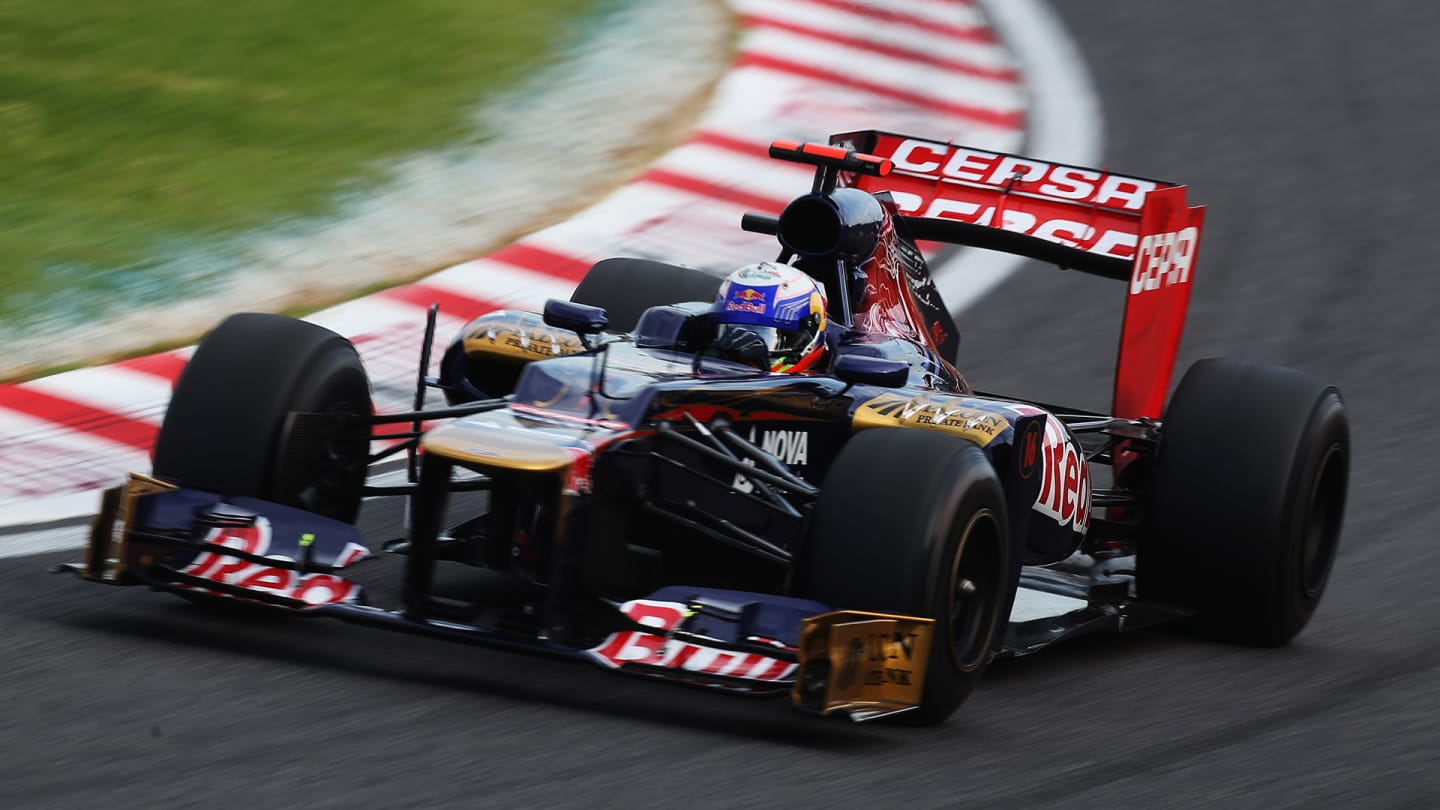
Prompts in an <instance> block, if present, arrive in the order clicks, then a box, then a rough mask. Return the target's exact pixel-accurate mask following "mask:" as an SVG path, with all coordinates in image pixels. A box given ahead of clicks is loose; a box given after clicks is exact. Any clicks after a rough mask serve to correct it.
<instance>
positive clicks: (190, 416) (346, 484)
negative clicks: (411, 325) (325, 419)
mask: <svg viewBox="0 0 1440 810" xmlns="http://www.w3.org/2000/svg"><path fill="white" fill-rule="evenodd" d="M292 412H299V413H350V414H357V415H368V414H369V413H370V412H371V404H370V382H369V379H368V377H367V376H366V374H365V368H364V366H362V365H361V363H360V357H359V355H358V354H357V353H356V351H355V347H354V346H353V345H352V344H351V343H350V341H348V340H346V339H345V338H343V337H341V336H340V335H337V334H335V333H334V332H331V331H330V330H328V329H325V328H323V327H320V326H316V325H315V324H312V323H306V322H305V321H299V320H295V319H294V318H285V317H281V316H279V315H265V314H259V313H242V314H239V315H232V316H230V317H229V318H226V319H225V320H224V321H223V322H221V324H220V325H219V326H217V327H216V328H215V330H214V331H213V332H211V333H210V334H209V335H207V336H206V337H205V339H204V340H202V341H201V342H200V345H199V347H198V348H196V350H195V354H194V356H193V357H192V358H191V359H190V363H189V365H187V366H186V367H185V371H184V372H183V373H182V374H181V375H180V380H179V382H178V383H177V384H176V386H175V393H174V395H173V396H172V397H171V399H170V407H169V409H168V410H167V411H166V413H165V421H164V422H163V423H162V424H161V426H160V436H159V438H158V440H157V441H156V444H155V474H156V475H158V476H162V477H165V478H171V479H174V480H176V481H179V482H181V483H183V484H185V485H186V486H191V487H197V488H200V489H209V490H214V491H216V492H220V493H223V494H225V495H231V496H242V495H243V496H251V497H255V498H262V499H264V500H268V501H274V502H277V503H282V504H286V505H289V506H296V507H299V508H302V509H306V510H308V511H311V512H315V513H317V514H321V515H325V516H326V517H332V518H335V519H337V520H343V521H345V522H347V523H353V522H354V521H355V517H356V515H357V514H358V513H359V511H360V497H361V490H362V488H363V487H364V484H365V475H366V458H367V455H368V453H369V446H370V445H369V433H368V431H367V430H358V431H350V432H348V433H340V432H337V431H334V430H328V429H318V430H317V429H316V427H315V426H314V425H313V424H311V425H307V424H305V423H304V422H303V421H296V420H293V419H292V418H291V416H290V414H291V413H292Z"/></svg>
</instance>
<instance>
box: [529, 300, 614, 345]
mask: <svg viewBox="0 0 1440 810" xmlns="http://www.w3.org/2000/svg"><path fill="white" fill-rule="evenodd" d="M545 323H546V324H549V325H550V326H554V327H556V328H557V329H569V330H570V331H571V332H574V333H575V334H577V335H582V336H583V335H593V334H595V333H597V332H601V331H604V329H605V327H607V326H609V325H610V319H609V318H607V317H605V310H604V309H603V308H601V307H592V306H589V305H588V304H577V303H575V302H574V301H563V300H561V299H559V298H551V299H549V300H548V301H546V302H545Z"/></svg>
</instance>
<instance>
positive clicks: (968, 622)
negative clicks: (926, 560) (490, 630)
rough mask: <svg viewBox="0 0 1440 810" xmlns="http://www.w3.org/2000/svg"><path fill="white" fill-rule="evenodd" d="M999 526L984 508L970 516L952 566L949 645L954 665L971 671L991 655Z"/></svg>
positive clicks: (963, 670) (998, 577) (962, 669)
mask: <svg viewBox="0 0 1440 810" xmlns="http://www.w3.org/2000/svg"><path fill="white" fill-rule="evenodd" d="M999 538H1000V526H999V523H998V522H997V520H996V518H995V514H994V513H993V512H991V511H990V510H988V509H982V510H980V511H977V512H976V513H975V514H973V515H971V516H970V520H969V521H968V522H967V523H966V524H965V529H964V531H963V532H962V534H961V535H960V542H959V543H957V544H956V547H955V559H954V561H953V563H952V564H951V568H950V580H949V588H948V593H949V600H950V605H949V620H950V621H949V626H948V633H947V635H948V638H947V642H948V646H949V648H950V656H951V659H952V660H953V661H954V663H955V667H956V668H957V669H959V670H960V671H961V672H970V671H972V670H974V669H976V668H978V667H980V666H982V665H983V664H984V663H985V661H986V658H987V657H988V656H989V654H990V642H991V637H992V636H993V629H994V626H995V611H996V609H997V603H998V601H999V593H998V592H997V591H998V589H999V588H1000V584H1001V577H1000V576H999V575H998V572H997V568H998V562H999Z"/></svg>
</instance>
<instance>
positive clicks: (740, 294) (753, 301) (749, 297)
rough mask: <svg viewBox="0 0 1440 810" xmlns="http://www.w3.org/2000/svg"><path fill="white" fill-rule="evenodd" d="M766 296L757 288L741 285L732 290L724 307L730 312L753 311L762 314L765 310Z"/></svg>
mask: <svg viewBox="0 0 1440 810" xmlns="http://www.w3.org/2000/svg"><path fill="white" fill-rule="evenodd" d="M767 297H768V296H766V295H765V293H763V292H760V291H759V290H756V289H753V288H750V287H742V288H740V289H738V290H732V291H731V293H730V296H729V300H728V301H726V302H725V309H726V310H728V311H730V312H753V313H756V314H763V313H764V312H765V311H766V303H765V302H766V298H767Z"/></svg>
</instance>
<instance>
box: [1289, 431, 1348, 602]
mask: <svg viewBox="0 0 1440 810" xmlns="http://www.w3.org/2000/svg"><path fill="white" fill-rule="evenodd" d="M1344 458H1345V456H1344V452H1343V450H1342V449H1341V447H1340V445H1339V444H1338V443H1337V444H1332V445H1331V446H1330V448H1329V449H1328V450H1327V451H1326V452H1325V457H1324V459H1322V460H1321V462H1320V472H1319V473H1318V474H1317V475H1316V476H1315V485H1314V486H1313V487H1312V488H1311V490H1310V498H1309V503H1308V504H1307V505H1306V509H1305V511H1304V513H1303V514H1304V515H1305V523H1304V525H1303V526H1301V529H1300V532H1301V534H1300V588H1301V590H1302V592H1303V593H1304V594H1305V597H1306V598H1307V599H1311V600H1313V599H1319V598H1320V594H1321V592H1322V591H1324V590H1325V582H1326V580H1327V579H1328V578H1329V576H1330V566H1331V564H1332V563H1333V562H1334V561H1335V550H1336V547H1337V546H1338V545H1339V539H1340V521H1341V516H1342V515H1343V514H1344V510H1345V465H1344V463H1343V461H1344Z"/></svg>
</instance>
